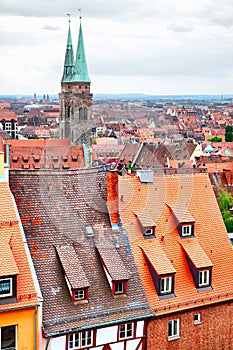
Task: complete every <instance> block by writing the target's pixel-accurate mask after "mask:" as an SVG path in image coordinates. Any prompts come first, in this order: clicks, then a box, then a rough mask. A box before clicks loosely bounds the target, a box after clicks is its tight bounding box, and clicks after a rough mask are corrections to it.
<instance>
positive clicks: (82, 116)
mask: <svg viewBox="0 0 233 350" xmlns="http://www.w3.org/2000/svg"><path fill="white" fill-rule="evenodd" d="M79 120H84V108H83V107H80V108H79Z"/></svg>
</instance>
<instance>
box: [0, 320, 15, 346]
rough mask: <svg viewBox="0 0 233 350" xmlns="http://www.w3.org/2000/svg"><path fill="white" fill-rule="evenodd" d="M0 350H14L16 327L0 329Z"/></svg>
mask: <svg viewBox="0 0 233 350" xmlns="http://www.w3.org/2000/svg"><path fill="white" fill-rule="evenodd" d="M0 339H1V340H0V341H1V350H16V326H6V327H2V328H0Z"/></svg>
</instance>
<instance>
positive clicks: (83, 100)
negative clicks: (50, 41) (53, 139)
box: [59, 18, 93, 146]
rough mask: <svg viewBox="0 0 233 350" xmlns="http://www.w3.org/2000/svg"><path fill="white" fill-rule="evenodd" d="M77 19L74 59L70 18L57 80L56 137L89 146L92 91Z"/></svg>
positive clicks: (80, 27)
mask: <svg viewBox="0 0 233 350" xmlns="http://www.w3.org/2000/svg"><path fill="white" fill-rule="evenodd" d="M90 89H91V80H90V78H89V75H88V70H87V61H86V54H85V48H84V41H83V32H82V23H81V18H80V26H79V37H78V45H77V51H76V57H75V59H74V52H73V45H72V37H71V30H70V21H69V27H68V38H67V45H66V54H65V63H64V68H63V76H62V79H61V92H60V93H59V99H60V131H59V134H60V138H61V139H63V138H70V143H71V144H72V145H83V144H84V143H85V145H88V146H90V145H91V137H92V97H93V95H92V93H91V91H90Z"/></svg>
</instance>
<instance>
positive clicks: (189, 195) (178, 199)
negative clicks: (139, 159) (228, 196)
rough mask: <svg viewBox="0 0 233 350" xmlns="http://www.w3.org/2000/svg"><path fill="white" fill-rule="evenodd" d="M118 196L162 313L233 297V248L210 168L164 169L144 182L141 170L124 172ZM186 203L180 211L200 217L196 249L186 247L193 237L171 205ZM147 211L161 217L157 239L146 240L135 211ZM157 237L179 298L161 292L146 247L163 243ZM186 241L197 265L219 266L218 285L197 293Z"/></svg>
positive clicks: (146, 284)
mask: <svg viewBox="0 0 233 350" xmlns="http://www.w3.org/2000/svg"><path fill="white" fill-rule="evenodd" d="M118 198H119V202H118V203H119V212H120V218H121V221H122V225H123V227H124V228H125V229H126V230H127V232H128V236H129V240H130V244H131V247H132V250H133V254H134V258H135V260H136V263H137V266H138V270H139V274H140V277H141V279H142V282H143V285H144V288H145V291H146V295H147V298H148V300H149V303H150V306H151V307H152V309H153V310H154V311H155V313H156V314H164V313H167V312H175V311H177V310H182V309H188V308H190V307H196V305H197V304H199V305H204V304H211V303H215V302H219V301H225V300H228V299H233V291H232V286H233V274H232V272H231V270H230V269H229V266H233V254H232V248H231V244H230V242H229V239H228V235H227V232H226V228H225V226H224V223H223V220H222V216H221V213H220V210H219V207H218V204H217V201H216V197H215V194H214V192H213V189H212V186H211V183H210V180H209V177H208V174H207V173H194V174H192V173H187V174H185V173H178V171H177V174H173V175H166V174H165V173H164V171H162V170H159V169H158V170H156V175H155V176H154V183H153V184H151V183H150V184H142V183H141V182H140V179H139V178H138V177H137V176H136V175H132V174H131V175H128V174H126V175H124V176H119V177H118ZM167 204H168V205H169V206H168V205H167ZM180 206H181V208H182V210H181V213H179V212H178V214H177V215H178V217H181V218H182V220H183V218H186V220H187V218H189V219H190V220H191V219H192V220H193V221H195V227H194V230H195V232H194V235H195V237H196V241H197V242H198V243H197V244H196V243H195V242H196V241H195V238H194V241H193V242H194V243H191V244H193V245H192V246H190V248H187V247H186V246H187V245H188V241H189V240H190V239H187V238H182V237H180V235H179V232H178V227H177V220H175V217H174V215H172V210H171V208H173V209H174V208H179V207H180ZM185 209H186V210H185ZM143 212H146V213H150V214H151V217H152V218H153V219H154V221H155V222H156V238H151V239H148V242H149V243H147V242H146V243H145V239H144V237H143V235H142V232H141V228H140V225H139V224H138V221H137V218H136V217H135V215H134V213H143ZM154 241H155V242H156V241H158V242H159V245H160V247H161V249H162V250H163V252H164V254H165V255H166V257H167V259H168V260H169V261H170V263H171V264H172V266H173V267H174V269H175V271H176V274H175V291H174V293H175V296H176V297H175V298H171V299H169V298H168V299H166V300H160V299H159V297H158V295H157V293H156V290H155V286H154V283H153V280H152V277H151V275H150V271H149V268H148V266H147V264H146V261H145V256H144V254H143V252H142V249H141V248H140V247H143V245H144V244H146V245H147V244H148V245H150V244H151V245H153V244H156V246H157V245H158V243H152V242H154ZM181 244H182V245H183V246H185V248H186V249H187V251H188V252H189V254H190V255H191V256H192V258H193V259H194V261H195V263H196V264H197V266H201V265H202V266H203V264H204V265H205V266H206V265H208V266H209V265H210V264H211V265H213V268H212V290H208V291H203V292H200V293H197V289H196V286H195V283H194V280H193V277H192V273H191V271H190V268H189V265H188V262H187V259H186V255H185V251H184V248H183V246H182V245H181ZM195 244H196V245H195ZM152 256H153V255H152ZM156 259H157V258H156ZM156 262H157V260H156ZM156 262H154V263H156ZM161 268H162V267H161Z"/></svg>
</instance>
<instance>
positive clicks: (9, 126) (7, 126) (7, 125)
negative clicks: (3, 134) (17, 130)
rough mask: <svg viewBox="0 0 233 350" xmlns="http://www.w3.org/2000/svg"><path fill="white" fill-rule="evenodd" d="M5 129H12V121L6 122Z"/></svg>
mask: <svg viewBox="0 0 233 350" xmlns="http://www.w3.org/2000/svg"><path fill="white" fill-rule="evenodd" d="M5 130H8V131H9V130H11V123H5Z"/></svg>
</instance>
